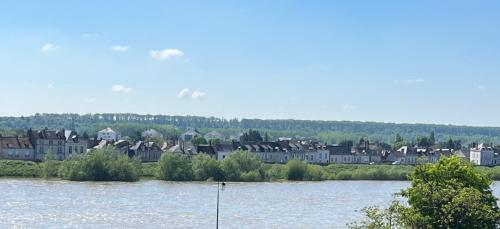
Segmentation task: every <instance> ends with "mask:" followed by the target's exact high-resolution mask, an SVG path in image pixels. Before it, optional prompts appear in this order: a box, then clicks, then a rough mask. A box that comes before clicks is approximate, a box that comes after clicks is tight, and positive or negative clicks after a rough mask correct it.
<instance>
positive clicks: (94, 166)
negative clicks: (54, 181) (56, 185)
mask: <svg viewBox="0 0 500 229" xmlns="http://www.w3.org/2000/svg"><path fill="white" fill-rule="evenodd" d="M59 176H60V177H61V178H63V179H67V180H74V181H138V180H139V179H140V176H141V163H140V161H139V160H138V159H136V158H133V159H130V158H129V157H128V156H126V155H118V154H117V153H116V151H115V150H114V149H113V148H111V147H107V148H104V149H102V150H95V151H92V152H90V153H87V154H83V155H74V156H71V157H69V158H68V159H66V160H64V161H63V162H62V164H61V166H60V168H59Z"/></svg>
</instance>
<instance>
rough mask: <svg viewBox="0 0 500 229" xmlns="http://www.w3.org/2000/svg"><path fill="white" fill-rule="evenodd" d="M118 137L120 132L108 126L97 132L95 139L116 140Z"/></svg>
mask: <svg viewBox="0 0 500 229" xmlns="http://www.w3.org/2000/svg"><path fill="white" fill-rule="evenodd" d="M120 138H121V136H120V133H118V132H116V131H114V130H113V129H111V128H109V127H108V128H106V129H103V130H100V131H98V132H97V140H106V141H118V140H119V139H120Z"/></svg>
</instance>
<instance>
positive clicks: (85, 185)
mask: <svg viewBox="0 0 500 229" xmlns="http://www.w3.org/2000/svg"><path fill="white" fill-rule="evenodd" d="M408 185H409V183H407V182H397V181H387V182H386V181H327V182H298V183H289V182H286V183H229V184H228V185H227V187H226V188H225V190H224V191H222V192H221V202H220V221H219V222H220V228H345V227H346V223H349V222H352V221H355V220H357V219H359V217H360V216H361V213H359V212H357V210H359V209H361V208H363V207H366V206H371V205H386V204H388V203H389V202H390V201H391V200H392V194H393V193H394V192H397V191H399V190H401V189H402V188H405V187H407V186H408ZM493 189H494V191H495V195H496V196H497V197H498V196H500V183H495V184H494V186H493ZM216 197H217V184H213V183H194V182H189V183H171V182H163V181H156V180H151V181H141V182H137V183H112V182H109V183H108V182H103V183H94V182H92V183H91V182H68V181H44V180H31V179H0V228H215V216H216Z"/></svg>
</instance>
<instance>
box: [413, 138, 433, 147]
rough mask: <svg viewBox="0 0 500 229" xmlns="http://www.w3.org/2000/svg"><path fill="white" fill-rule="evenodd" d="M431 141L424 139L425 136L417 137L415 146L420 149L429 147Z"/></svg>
mask: <svg viewBox="0 0 500 229" xmlns="http://www.w3.org/2000/svg"><path fill="white" fill-rule="evenodd" d="M432 144H433V143H432V141H431V139H430V138H428V137H425V136H418V137H417V145H418V146H420V147H430V146H432Z"/></svg>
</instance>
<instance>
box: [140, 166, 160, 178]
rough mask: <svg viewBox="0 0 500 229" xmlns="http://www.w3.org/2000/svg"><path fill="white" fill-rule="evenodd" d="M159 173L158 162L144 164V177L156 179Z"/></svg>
mask: <svg viewBox="0 0 500 229" xmlns="http://www.w3.org/2000/svg"><path fill="white" fill-rule="evenodd" d="M157 171H158V162H148V163H142V173H141V174H142V176H143V177H154V176H156V173H157Z"/></svg>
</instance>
